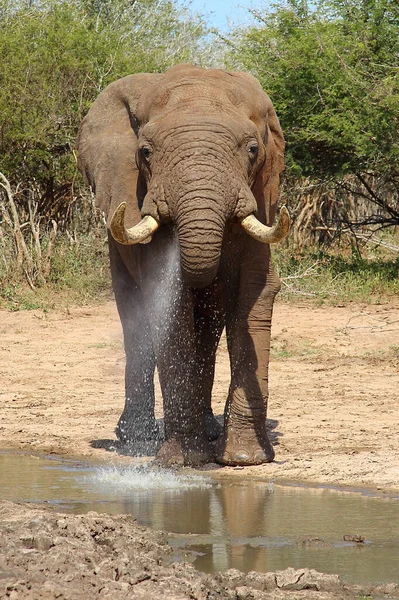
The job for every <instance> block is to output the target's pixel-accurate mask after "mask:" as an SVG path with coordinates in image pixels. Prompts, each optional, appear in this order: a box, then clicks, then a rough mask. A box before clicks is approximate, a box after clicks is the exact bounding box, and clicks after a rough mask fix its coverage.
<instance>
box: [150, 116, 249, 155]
mask: <svg viewBox="0 0 399 600" xmlns="http://www.w3.org/2000/svg"><path fill="white" fill-rule="evenodd" d="M142 135H143V137H146V138H150V139H153V140H155V141H156V142H158V143H164V142H166V141H168V140H172V139H174V140H175V141H176V143H179V139H180V138H182V137H183V138H184V137H186V138H187V137H190V139H191V140H192V141H195V140H197V141H199V142H200V141H202V140H203V141H206V140H210V141H212V140H213V141H216V139H219V140H220V141H221V142H223V143H227V144H228V145H231V146H235V145H236V144H237V143H239V142H240V141H242V140H244V141H245V140H247V139H248V140H249V139H250V138H253V137H257V128H256V126H255V124H254V123H253V122H252V121H251V120H250V119H248V118H246V117H243V115H241V114H239V112H238V111H237V110H230V111H229V110H224V111H218V113H215V111H206V110H202V111H198V110H197V111H195V110H194V108H193V107H192V109H191V110H190V109H188V110H187V111H183V110H179V111H178V112H175V111H173V110H172V111H165V112H164V114H163V115H162V116H158V118H156V119H154V120H153V121H150V122H149V123H147V125H145V127H143V129H142Z"/></svg>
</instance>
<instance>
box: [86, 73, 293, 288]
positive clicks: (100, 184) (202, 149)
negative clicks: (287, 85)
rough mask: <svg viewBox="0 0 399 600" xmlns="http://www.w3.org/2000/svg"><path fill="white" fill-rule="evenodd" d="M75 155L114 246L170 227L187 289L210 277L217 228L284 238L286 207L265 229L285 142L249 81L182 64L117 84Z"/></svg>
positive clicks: (219, 234)
mask: <svg viewBox="0 0 399 600" xmlns="http://www.w3.org/2000/svg"><path fill="white" fill-rule="evenodd" d="M78 149H79V166H80V169H81V170H82V172H83V173H84V174H85V175H86V178H87V179H88V181H89V183H90V184H91V187H92V189H93V191H94V193H95V194H96V202H97V205H98V206H99V208H101V209H102V210H104V211H105V213H106V216H107V224H108V227H109V229H110V231H111V233H112V235H113V237H114V238H115V239H116V241H118V242H119V243H121V244H136V243H140V242H145V241H149V240H150V239H151V237H150V236H151V234H153V233H154V232H155V231H156V229H158V227H162V225H163V224H165V223H168V222H169V223H173V224H174V225H175V227H176V230H177V235H178V240H179V245H180V256H181V269H182V274H183V278H184V280H185V281H186V282H187V283H188V285H190V286H192V287H199V288H200V287H205V286H206V285H208V284H209V283H210V282H211V281H212V280H213V278H214V277H215V275H216V273H217V270H218V266H219V261H220V256H221V248H222V242H223V237H224V232H225V230H226V227H228V226H230V225H231V224H233V223H234V222H236V223H241V225H242V227H243V228H244V229H245V230H246V231H247V233H248V234H249V235H251V236H253V237H255V238H256V239H258V240H259V241H262V242H265V243H272V242H276V241H280V240H281V239H283V238H284V237H285V235H286V234H287V233H288V229H289V216H288V212H287V211H286V209H285V208H284V207H283V209H282V210H281V212H280V216H279V219H278V221H277V223H276V224H275V225H274V226H270V225H271V223H273V221H274V217H275V212H276V203H277V196H278V184H279V174H280V172H281V171H282V169H283V151H284V138H283V135H282V131H281V128H280V125H279V122H278V119H277V116H276V114H275V112H274V109H273V106H272V103H271V101H270V99H269V98H268V96H267V95H266V94H265V93H264V92H263V90H262V88H261V86H260V84H259V83H258V81H257V80H256V79H255V78H253V77H252V76H250V75H247V74H243V73H228V72H225V71H220V70H214V69H209V70H207V69H201V68H199V67H194V66H191V65H179V66H176V67H173V68H171V69H169V70H168V71H167V72H166V73H165V74H162V75H161V74H138V75H131V76H128V77H125V78H123V79H120V80H118V81H116V82H115V83H113V84H111V85H110V86H108V87H107V88H106V89H105V90H104V91H103V92H102V93H101V94H100V96H99V98H98V99H97V100H96V101H95V103H94V104H93V106H92V108H91V109H90V111H89V113H88V115H87V116H86V117H85V119H84V120H83V123H82V125H81V129H80V133H79V138H78ZM255 215H256V216H255Z"/></svg>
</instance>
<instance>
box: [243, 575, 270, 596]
mask: <svg viewBox="0 0 399 600" xmlns="http://www.w3.org/2000/svg"><path fill="white" fill-rule="evenodd" d="M245 584H246V585H247V586H250V587H252V588H254V589H255V590H261V591H262V592H267V591H269V590H274V589H275V588H276V585H277V584H276V575H275V573H258V572H257V571H250V572H249V573H248V575H247V576H246V578H245Z"/></svg>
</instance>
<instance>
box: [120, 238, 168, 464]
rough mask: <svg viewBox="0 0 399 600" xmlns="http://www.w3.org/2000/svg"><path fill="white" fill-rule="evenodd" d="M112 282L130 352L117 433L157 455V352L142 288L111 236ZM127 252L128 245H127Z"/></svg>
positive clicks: (141, 451)
mask: <svg viewBox="0 0 399 600" xmlns="http://www.w3.org/2000/svg"><path fill="white" fill-rule="evenodd" d="M109 248H110V259H111V273H112V282H113V288H114V292H115V299H116V303H117V307H118V312H119V316H120V319H121V323H122V327H123V338H124V346H125V353H126V366H125V407H124V410H123V412H122V414H121V416H120V418H119V421H118V424H117V427H116V429H115V433H116V435H117V436H118V438H119V439H120V440H121V441H122V442H124V443H126V444H127V445H128V447H129V452H130V453H132V454H134V455H150V456H151V455H153V454H155V453H156V451H157V450H158V448H159V446H160V441H161V440H160V435H159V430H158V426H157V423H156V420H155V414H154V405H155V394H154V371H155V355H154V350H153V347H152V339H151V331H150V326H149V323H148V321H147V318H146V315H145V310H144V306H143V301H142V296H141V292H140V290H139V289H138V287H137V285H136V283H135V281H134V280H133V278H132V277H131V275H130V273H129V272H128V270H127V268H126V266H125V263H124V261H123V260H122V257H121V255H120V253H119V250H118V248H117V247H116V244H115V242H114V241H113V240H112V239H110V241H109ZM125 252H126V249H125Z"/></svg>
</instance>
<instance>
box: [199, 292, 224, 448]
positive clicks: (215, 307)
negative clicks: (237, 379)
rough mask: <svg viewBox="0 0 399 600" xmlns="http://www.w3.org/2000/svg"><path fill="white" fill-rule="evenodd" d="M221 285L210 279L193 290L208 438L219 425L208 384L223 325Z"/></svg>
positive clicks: (211, 380) (214, 437)
mask: <svg viewBox="0 0 399 600" xmlns="http://www.w3.org/2000/svg"><path fill="white" fill-rule="evenodd" d="M221 296H222V294H221V285H220V283H218V282H215V283H213V284H212V285H211V286H209V287H208V288H206V289H205V290H193V297H194V327H195V342H196V354H197V361H198V368H199V374H200V386H201V388H202V389H201V393H200V399H201V400H202V401H203V409H202V410H203V414H204V420H205V431H206V435H207V437H208V439H209V440H210V441H214V440H216V439H217V438H218V437H219V435H220V433H221V431H222V426H221V425H220V423H219V422H218V421H217V419H216V418H215V416H214V414H213V411H212V387H213V381H214V377H215V361H216V350H217V347H218V344H219V340H220V336H221V334H222V331H223V328H224V321H225V318H224V308H223V305H222V297H221Z"/></svg>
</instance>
